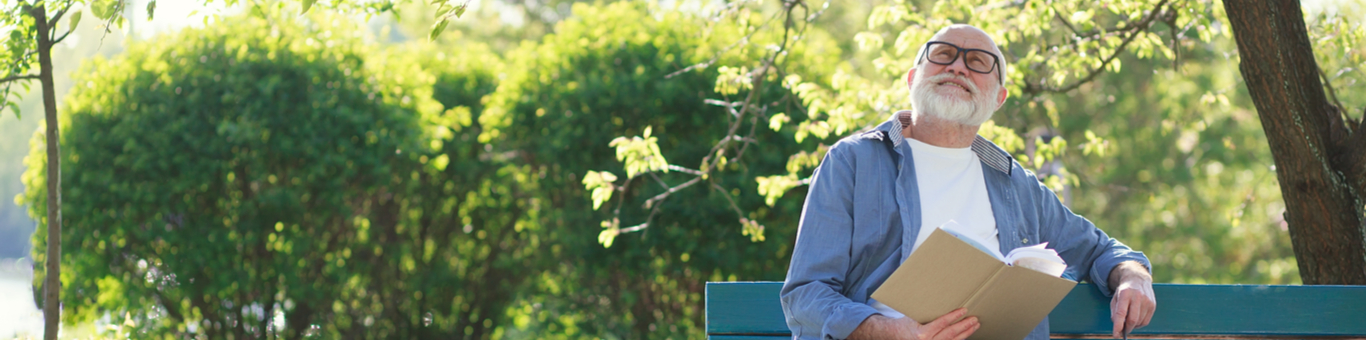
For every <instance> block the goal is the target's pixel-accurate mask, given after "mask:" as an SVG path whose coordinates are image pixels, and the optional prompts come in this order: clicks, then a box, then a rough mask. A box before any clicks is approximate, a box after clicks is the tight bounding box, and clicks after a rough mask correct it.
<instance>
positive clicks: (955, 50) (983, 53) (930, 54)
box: [917, 41, 1005, 84]
mask: <svg viewBox="0 0 1366 340" xmlns="http://www.w3.org/2000/svg"><path fill="white" fill-rule="evenodd" d="M959 56H963V65H964V66H967V67H968V69H969V70H972V71H973V72H977V73H981V74H991V71H995V70H996V69H997V68H999V67H1000V65H1001V61H1000V59H999V58H997V57H996V54H994V53H991V52H990V51H987V50H982V49H976V48H962V47H958V45H954V44H950V43H946V42H943V41H931V42H928V43H925V50H924V52H922V54H921V55H920V58H917V59H926V60H929V61H930V62H932V63H935V64H939V65H951V64H953V62H954V61H957V60H958V57H959ZM918 63H919V61H918V60H917V64H918ZM1004 76H1005V75H1004V74H1003V73H1002V74H1000V76H998V77H997V79H998V80H1000V81H1001V83H1002V84H1004V83H1005V78H1004Z"/></svg>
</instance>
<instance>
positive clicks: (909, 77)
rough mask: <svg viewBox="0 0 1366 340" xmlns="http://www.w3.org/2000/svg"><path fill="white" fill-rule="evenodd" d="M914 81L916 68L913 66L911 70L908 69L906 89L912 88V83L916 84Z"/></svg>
mask: <svg viewBox="0 0 1366 340" xmlns="http://www.w3.org/2000/svg"><path fill="white" fill-rule="evenodd" d="M914 83H915V68H914V67H912V68H911V70H910V71H906V89H910V88H911V84H914Z"/></svg>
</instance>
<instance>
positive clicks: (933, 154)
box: [868, 138, 1001, 322]
mask: <svg viewBox="0 0 1366 340" xmlns="http://www.w3.org/2000/svg"><path fill="white" fill-rule="evenodd" d="M906 141H907V142H909V143H910V146H911V152H912V155H913V156H912V158H913V159H914V160H915V179H916V183H917V184H918V185H919V186H920V233H919V234H918V235H916V237H915V245H914V246H912V247H911V251H912V252H914V251H915V250H916V249H920V244H921V243H924V242H925V239H928V238H929V237H930V234H931V233H933V232H934V230H935V229H938V228H939V227H941V226H943V225H944V224H945V223H948V222H949V221H954V222H955V223H957V224H958V225H957V226H956V227H955V228H956V229H955V230H956V231H959V232H963V233H967V234H968V236H970V237H972V238H974V239H977V240H980V241H983V245H985V246H987V247H990V248H991V249H999V248H1000V247H1001V241H1000V240H999V239H998V238H997V237H996V218H995V216H994V215H992V212H991V201H990V199H989V196H988V195H987V185H986V180H985V179H983V178H982V161H981V160H980V159H978V158H977V153H975V152H972V148H961V149H955V148H942V147H938V146H934V145H929V144H925V143H924V142H921V141H918V140H915V139H914V138H907V139H906ZM908 256H910V254H904V255H903V256H902V258H901V261H903V262H904V261H906V257H908ZM868 302H869V305H871V306H872V307H873V308H876V309H877V310H878V312H880V313H882V314H883V315H884V316H887V317H890V318H900V317H903V316H904V315H902V314H901V313H898V312H896V310H893V309H892V308H891V307H888V306H887V305H885V304H882V303H881V302H877V301H876V300H873V299H869V300H868ZM916 321H917V322H929V321H930V320H916Z"/></svg>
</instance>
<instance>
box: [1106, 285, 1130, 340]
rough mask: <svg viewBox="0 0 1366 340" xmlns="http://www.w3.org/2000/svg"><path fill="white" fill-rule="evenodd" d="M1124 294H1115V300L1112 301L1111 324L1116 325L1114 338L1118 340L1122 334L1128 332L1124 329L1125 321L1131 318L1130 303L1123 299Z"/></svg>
mask: <svg viewBox="0 0 1366 340" xmlns="http://www.w3.org/2000/svg"><path fill="white" fill-rule="evenodd" d="M1123 293H1124V292H1120V293H1119V294H1115V298H1114V299H1113V300H1110V322H1112V323H1114V324H1115V327H1114V336H1115V338H1116V339H1118V338H1119V337H1120V336H1121V334H1120V332H1122V331H1125V330H1126V329H1125V328H1124V320H1125V319H1128V316H1129V314H1128V312H1129V306H1128V301H1125V300H1124V299H1123V298H1122V295H1123Z"/></svg>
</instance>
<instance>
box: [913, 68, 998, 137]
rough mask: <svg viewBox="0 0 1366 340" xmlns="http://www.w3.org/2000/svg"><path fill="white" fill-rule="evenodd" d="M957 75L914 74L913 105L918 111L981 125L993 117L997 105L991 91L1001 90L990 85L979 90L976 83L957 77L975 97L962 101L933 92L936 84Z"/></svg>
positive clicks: (968, 123) (963, 122) (961, 122)
mask: <svg viewBox="0 0 1366 340" xmlns="http://www.w3.org/2000/svg"><path fill="white" fill-rule="evenodd" d="M955 77H956V76H954V75H953V74H952V73H940V74H938V75H935V76H933V77H915V80H914V81H912V82H911V106H912V107H914V108H915V111H916V113H918V114H928V115H930V116H934V117H938V118H940V119H944V120H948V121H951V122H955V123H959V124H963V125H968V126H978V125H982V123H985V122H986V121H987V120H988V119H991V114H992V113H995V112H996V108H997V106H996V103H995V101H993V100H992V98H991V93H995V92H999V88H998V87H997V86H991V87H992V88H991V89H990V90H989V91H979V89H978V88H977V84H975V83H973V82H972V80H970V79H967V78H963V77H957V79H958V80H961V81H962V82H963V84H967V87H968V90H969V91H971V92H972V100H966V101H965V100H960V99H958V98H953V97H948V96H944V95H941V94H939V93H935V92H934V89H933V88H934V86H935V85H937V84H939V83H942V82H944V81H947V80H949V79H954V78H955Z"/></svg>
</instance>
